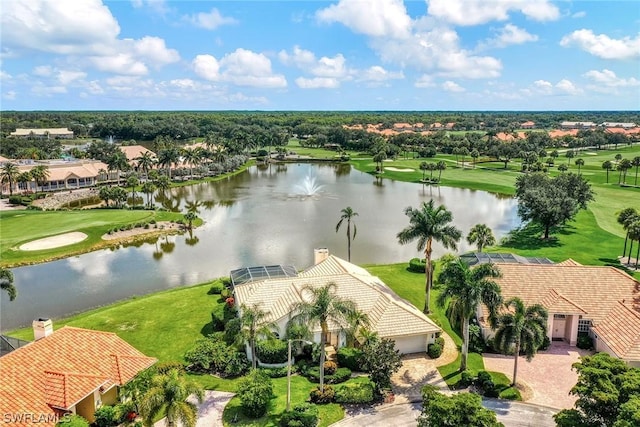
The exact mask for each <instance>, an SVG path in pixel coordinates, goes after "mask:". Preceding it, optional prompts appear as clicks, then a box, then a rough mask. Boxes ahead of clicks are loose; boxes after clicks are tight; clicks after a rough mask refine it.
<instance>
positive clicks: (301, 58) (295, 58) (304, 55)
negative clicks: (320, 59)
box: [278, 46, 316, 69]
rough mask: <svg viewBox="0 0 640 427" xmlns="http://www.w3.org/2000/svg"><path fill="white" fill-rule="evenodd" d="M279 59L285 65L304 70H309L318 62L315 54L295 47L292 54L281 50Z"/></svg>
mask: <svg viewBox="0 0 640 427" xmlns="http://www.w3.org/2000/svg"><path fill="white" fill-rule="evenodd" d="M278 58H279V59H280V61H281V62H282V63H283V64H285V65H295V66H296V67H298V68H302V69H308V68H309V67H312V66H313V65H314V64H315V62H316V56H315V54H314V53H313V52H311V51H309V50H305V49H301V48H300V46H294V47H293V52H292V53H291V54H289V53H287V51H286V50H284V49H283V50H281V51H280V52H279V53H278Z"/></svg>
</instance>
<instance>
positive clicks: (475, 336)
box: [469, 324, 485, 353]
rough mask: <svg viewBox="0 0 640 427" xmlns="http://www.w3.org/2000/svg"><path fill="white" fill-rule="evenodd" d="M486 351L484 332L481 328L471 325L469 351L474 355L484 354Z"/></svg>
mask: <svg viewBox="0 0 640 427" xmlns="http://www.w3.org/2000/svg"><path fill="white" fill-rule="evenodd" d="M484 350H485V343H484V339H483V338H482V332H481V330H480V326H478V325H473V324H471V325H469V351H471V352H473V353H483V352H484Z"/></svg>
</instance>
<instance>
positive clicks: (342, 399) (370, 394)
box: [335, 381, 375, 404]
mask: <svg viewBox="0 0 640 427" xmlns="http://www.w3.org/2000/svg"><path fill="white" fill-rule="evenodd" d="M374 391H375V387H374V385H373V383H372V382H371V381H367V382H363V383H352V384H349V383H347V384H341V385H339V386H337V387H336V396H335V401H336V402H337V403H355V404H359V403H371V402H373V399H374V398H375V394H374Z"/></svg>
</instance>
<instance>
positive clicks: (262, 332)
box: [237, 303, 278, 369]
mask: <svg viewBox="0 0 640 427" xmlns="http://www.w3.org/2000/svg"><path fill="white" fill-rule="evenodd" d="M270 317H271V312H269V311H264V310H262V309H261V308H260V303H258V304H253V305H252V306H246V305H244V304H242V305H241V306H240V333H239V334H238V337H237V338H238V341H239V343H248V344H249V348H250V349H251V366H252V367H253V369H256V367H257V366H258V356H257V355H256V340H257V339H258V338H260V337H266V338H272V337H274V336H275V335H274V333H273V330H274V329H276V330H277V328H278V325H277V324H276V323H275V322H272V321H271V320H269V318H270Z"/></svg>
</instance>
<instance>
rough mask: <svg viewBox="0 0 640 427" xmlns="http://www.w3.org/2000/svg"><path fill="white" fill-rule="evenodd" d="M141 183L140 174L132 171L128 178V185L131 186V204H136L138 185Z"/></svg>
mask: <svg viewBox="0 0 640 427" xmlns="http://www.w3.org/2000/svg"><path fill="white" fill-rule="evenodd" d="M138 184H140V180H139V179H138V175H136V174H135V173H132V174H131V175H129V177H128V178H127V187H129V188H131V206H135V204H136V187H137V186H138Z"/></svg>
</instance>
